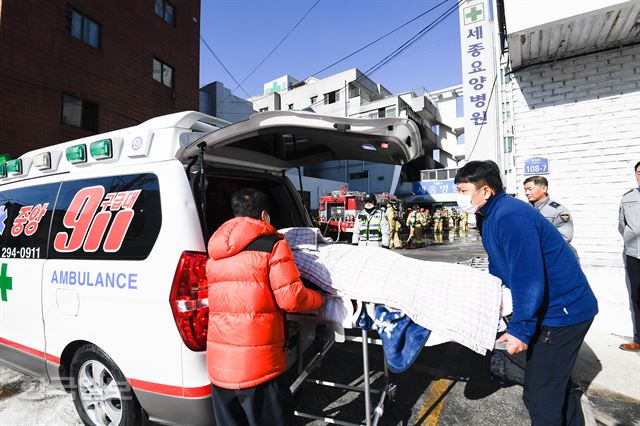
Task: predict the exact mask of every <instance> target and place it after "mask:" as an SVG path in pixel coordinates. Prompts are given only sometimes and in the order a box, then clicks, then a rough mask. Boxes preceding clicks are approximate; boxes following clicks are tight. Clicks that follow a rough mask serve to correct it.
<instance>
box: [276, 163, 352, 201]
mask: <svg viewBox="0 0 640 426" xmlns="http://www.w3.org/2000/svg"><path fill="white" fill-rule="evenodd" d="M287 177H288V178H289V180H290V181H291V183H292V184H293V186H294V187H295V188H296V189H297V190H298V191H300V179H299V178H298V170H297V169H292V170H289V171H287ZM343 186H345V187H346V186H347V184H346V183H345V182H340V181H334V180H327V179H319V178H314V177H310V176H302V189H303V190H304V191H309V193H310V196H311V205H310V206H309V208H310V209H311V210H316V209H317V208H318V206H319V204H320V197H322V195H323V194H325V193H329V192H331V191H337V190H339V189H340V188H341V187H343Z"/></svg>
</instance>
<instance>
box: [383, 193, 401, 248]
mask: <svg viewBox="0 0 640 426" xmlns="http://www.w3.org/2000/svg"><path fill="white" fill-rule="evenodd" d="M386 213H387V221H388V222H389V248H390V249H396V248H402V241H400V237H399V236H398V232H399V231H400V211H399V210H398V202H397V201H396V200H389V203H388V204H387V211H386Z"/></svg>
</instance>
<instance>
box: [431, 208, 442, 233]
mask: <svg viewBox="0 0 640 426" xmlns="http://www.w3.org/2000/svg"><path fill="white" fill-rule="evenodd" d="M436 234H442V210H440V209H436V211H435V212H434V213H433V235H436Z"/></svg>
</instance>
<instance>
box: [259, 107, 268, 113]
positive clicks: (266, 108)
mask: <svg viewBox="0 0 640 426" xmlns="http://www.w3.org/2000/svg"><path fill="white" fill-rule="evenodd" d="M265 111H269V107H264V108H260V109H259V110H258V112H265Z"/></svg>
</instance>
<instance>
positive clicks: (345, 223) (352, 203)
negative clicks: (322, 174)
mask: <svg viewBox="0 0 640 426" xmlns="http://www.w3.org/2000/svg"><path fill="white" fill-rule="evenodd" d="M365 195H366V193H365V192H360V191H349V190H347V189H346V187H342V188H340V190H339V191H331V192H330V193H326V194H324V195H323V196H322V197H320V205H319V207H318V212H319V223H320V230H321V231H322V234H323V235H325V236H327V237H332V238H334V239H335V240H336V241H338V240H341V239H342V240H345V239H347V240H350V239H351V234H352V233H353V227H354V224H355V221H356V218H357V217H358V213H360V210H362V209H363V208H364V202H363V199H364V197H365ZM391 199H395V200H397V197H396V196H395V195H389V194H388V193H382V194H376V200H377V202H378V205H386V204H387V203H388V201H389V200H391Z"/></svg>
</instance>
